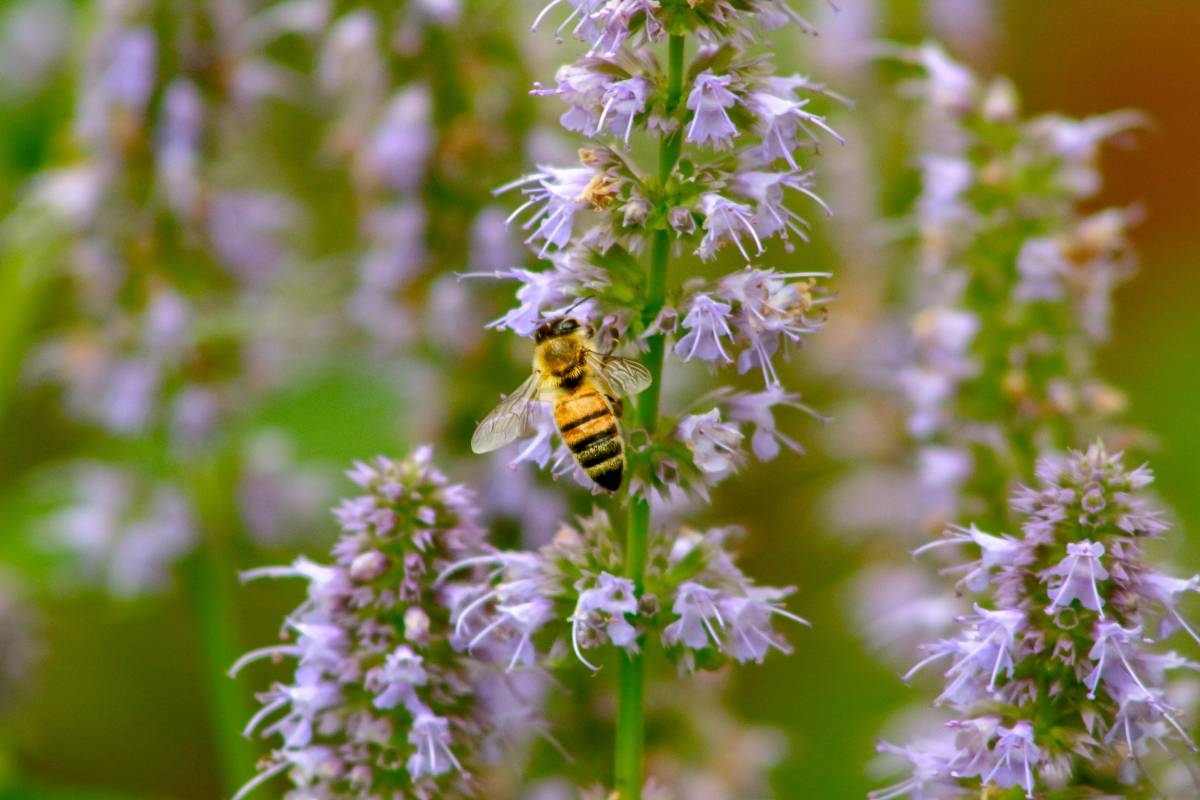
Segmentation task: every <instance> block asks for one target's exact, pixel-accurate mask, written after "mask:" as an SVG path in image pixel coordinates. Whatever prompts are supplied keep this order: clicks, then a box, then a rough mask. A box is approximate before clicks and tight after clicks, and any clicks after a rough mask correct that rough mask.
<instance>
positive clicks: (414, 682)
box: [231, 448, 535, 798]
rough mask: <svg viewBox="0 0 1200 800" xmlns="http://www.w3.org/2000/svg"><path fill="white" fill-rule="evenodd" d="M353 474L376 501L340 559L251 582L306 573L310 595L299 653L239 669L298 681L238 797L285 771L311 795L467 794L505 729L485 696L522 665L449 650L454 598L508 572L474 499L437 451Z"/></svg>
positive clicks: (272, 572)
mask: <svg viewBox="0 0 1200 800" xmlns="http://www.w3.org/2000/svg"><path fill="white" fill-rule="evenodd" d="M348 474H349V475H350V477H351V478H352V479H353V480H354V481H355V482H356V483H358V484H359V485H360V486H362V487H363V488H364V489H365V490H366V494H363V495H360V496H358V497H356V498H352V499H350V500H347V501H346V502H344V503H343V505H342V506H341V507H340V509H339V510H338V520H339V523H340V525H341V527H342V531H343V535H342V537H341V538H340V539H339V540H338V542H337V543H336V544H335V545H334V547H333V555H334V563H332V564H329V565H321V564H316V563H313V562H311V561H308V560H307V559H303V558H302V559H299V560H298V561H296V562H295V564H294V565H293V566H291V567H278V568H261V569H257V570H252V571H251V572H249V573H247V574H245V575H244V576H243V577H244V578H246V579H252V578H258V577H289V576H297V577H303V578H306V579H308V581H309V588H308V598H307V599H306V600H305V601H304V602H303V603H302V604H301V605H300V606H299V607H298V608H297V609H296V610H295V612H293V614H292V615H291V616H290V617H289V619H288V625H287V627H288V629H290V630H291V631H293V632H295V633H297V634H298V638H297V640H296V642H295V644H292V645H284V646H279V647H268V648H263V649H261V650H258V651H255V652H252V653H249V654H247V655H246V656H245V657H243V658H242V659H240V660H239V661H238V662H237V663H236V664H235V665H234V666H233V668H232V670H231V672H237V671H239V670H242V669H244V668H245V667H246V666H248V665H249V664H251V663H253V662H255V661H258V660H260V659H262V658H266V657H279V656H291V657H294V658H296V659H297V666H296V669H295V673H294V676H293V679H292V680H293V682H292V683H290V684H287V683H280V684H277V685H275V686H274V687H273V688H272V689H271V690H270V691H269V692H267V693H265V694H263V695H262V696H261V700H262V702H263V708H262V709H261V710H260V711H259V712H258V713H257V714H256V715H255V716H254V718H253V719H252V720H251V721H250V723H249V724H248V725H247V727H246V735H248V736H249V735H251V734H252V733H253V732H255V731H256V730H258V729H259V728H261V730H262V735H264V736H276V735H278V736H279V737H280V739H281V742H280V746H279V749H278V750H276V751H275V752H274V753H273V754H272V756H271V758H270V759H269V761H268V762H266V766H264V767H263V768H262V771H261V772H260V774H259V776H258V777H257V778H255V779H254V780H252V781H250V782H249V783H247V784H246V786H244V787H243V789H242V791H241V792H239V793H238V797H239V798H240V797H244V796H245V795H246V794H248V793H249V792H251V791H252V790H253V789H254V788H256V787H257V786H259V785H261V783H263V782H265V781H266V780H269V779H270V778H271V777H272V776H274V775H275V774H278V773H281V772H287V773H288V775H289V777H290V779H291V781H292V783H293V785H294V786H295V788H296V789H297V790H298V791H300V792H303V793H305V794H306V796H313V797H344V796H349V795H351V794H353V795H355V796H358V795H361V794H362V793H364V792H383V791H402V792H404V793H406V795H407V794H408V793H410V792H411V793H412V795H413V796H427V795H430V794H431V793H433V792H435V791H436V792H439V793H440V792H443V791H447V792H455V793H457V792H460V791H464V790H466V789H467V788H468V787H469V786H470V783H471V778H470V775H469V772H468V768H469V767H472V766H473V765H476V764H478V763H481V759H482V753H483V751H484V749H485V748H484V746H483V745H484V742H483V739H484V737H485V736H490V735H491V733H490V732H491V731H494V730H495V729H497V727H498V725H499V724H500V723H499V720H496V719H494V718H492V717H491V716H490V714H491V713H492V711H491V709H490V708H489V707H488V706H487V705H486V704H484V703H482V702H481V701H480V700H479V698H478V696H477V695H476V688H475V687H476V686H477V685H479V684H480V682H485V681H487V680H489V677H488V676H489V674H494V673H495V672H497V671H501V670H504V669H511V668H512V666H513V663H512V662H510V661H508V657H507V654H504V658H503V659H501V658H500V657H499V655H500V653H496V654H492V653H490V652H488V651H487V650H485V649H482V648H481V649H480V650H478V651H476V652H475V653H474V654H473V658H472V659H471V660H467V659H466V658H464V657H460V656H459V655H457V654H456V652H455V651H454V650H453V649H451V648H450V647H447V646H446V643H448V642H450V641H453V639H454V636H455V632H454V629H453V628H454V626H453V625H452V619H453V617H454V615H455V613H456V612H455V609H454V604H455V602H456V598H459V597H461V596H463V595H464V593H469V592H472V591H474V586H475V583H476V582H477V581H479V580H481V579H484V573H483V569H484V568H485V567H486V566H488V565H492V564H495V563H497V556H496V554H494V553H493V552H491V551H490V550H489V548H488V547H487V546H486V545H485V544H484V543H483V531H482V529H481V528H479V526H478V524H477V522H476V520H477V518H478V515H479V512H478V510H477V509H476V508H475V507H474V500H473V497H472V495H471V494H470V492H468V491H467V490H466V489H464V488H463V487H461V486H457V485H454V484H451V483H450V482H449V481H448V480H447V479H446V477H445V476H444V475H442V474H441V473H440V472H438V471H437V470H436V469H435V468H434V467H433V466H432V463H431V457H430V452H429V450H428V449H427V448H422V449H419V450H417V451H416V452H415V453H414V454H413V456H411V457H410V458H408V459H406V460H404V461H392V460H389V459H386V458H379V459H376V460H374V461H372V462H370V463H360V464H357V465H356V466H355V468H354V469H353V470H352V471H351V472H350V473H348ZM450 563H454V564H455V566H453V567H452V568H449V569H443V567H444V565H446V564H450ZM501 563H502V564H503V562H501ZM439 572H440V573H441V576H440V577H439V578H437V579H436V580H435V576H438V575H439ZM458 613H459V616H462V615H463V614H464V613H466V612H461V611H460V612H458ZM519 652H520V648H519V649H518V654H519ZM515 660H519V659H517V658H516V657H514V661H515ZM530 713H535V712H533V710H532V709H531V710H530ZM272 719H274V721H273V722H272V721H271V720H272Z"/></svg>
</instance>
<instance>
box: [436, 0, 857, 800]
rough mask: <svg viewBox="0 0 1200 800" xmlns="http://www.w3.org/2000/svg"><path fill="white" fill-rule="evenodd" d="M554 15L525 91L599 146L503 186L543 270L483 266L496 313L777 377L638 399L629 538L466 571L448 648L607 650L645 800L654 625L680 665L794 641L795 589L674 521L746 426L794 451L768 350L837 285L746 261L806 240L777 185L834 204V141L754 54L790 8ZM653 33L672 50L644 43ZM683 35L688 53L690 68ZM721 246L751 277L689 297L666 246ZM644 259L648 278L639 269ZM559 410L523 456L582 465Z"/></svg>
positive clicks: (620, 2) (799, 85)
mask: <svg viewBox="0 0 1200 800" xmlns="http://www.w3.org/2000/svg"><path fill="white" fill-rule="evenodd" d="M563 6H567V7H569V9H567V8H564V9H563V10H564V12H565V14H564V16H565V19H564V20H563V21H562V22H561V24H560V26H559V28H558V31H559V32H562V31H565V30H567V29H570V31H571V33H572V34H573V35H575V36H576V37H578V38H580V39H582V40H583V41H584V42H585V43H586V45H587V53H586V55H585V56H584V57H582V58H580V59H577V60H576V61H575V62H574V63H571V64H568V65H565V66H563V67H561V68H560V69H559V70H558V72H557V74H556V75H555V83H554V85H553V86H552V87H547V86H543V85H535V89H534V93H535V94H539V95H553V96H557V97H559V98H560V99H561V100H562V101H564V102H565V103H566V104H567V105H568V106H569V109H568V110H567V111H566V112H565V113H564V114H563V115H562V117H561V120H560V121H561V123H562V125H563V127H564V128H566V129H567V130H569V131H573V132H577V133H582V134H584V135H587V136H590V137H592V138H593V141H592V142H590V143H588V144H587V145H586V146H585V147H583V148H581V149H580V150H579V163H578V164H573V165H569V166H561V167H555V166H548V165H547V166H541V167H539V169H538V171H537V172H535V173H532V174H530V175H527V176H525V177H524V178H521V179H519V180H517V181H514V182H512V183H510V184H508V185H506V186H504V187H501V189H500V190H499V191H500V192H505V191H509V190H512V189H516V188H521V189H522V191H523V194H524V195H525V197H526V200H525V202H524V203H523V204H522V205H520V206H519V207H518V208H517V209H516V210H515V211H514V212H513V214H512V216H511V217H510V221H513V220H517V219H520V218H522V217H524V221H523V222H522V224H521V227H522V229H523V230H524V231H526V244H527V245H529V247H530V249H531V250H532V251H533V252H534V254H535V255H536V257H538V258H540V259H549V260H550V261H551V265H552V266H551V267H550V268H549V269H546V270H543V271H533V270H529V269H525V268H520V267H514V268H512V269H509V270H499V271H493V272H491V276H493V277H496V278H501V279H516V280H517V281H519V282H520V286H519V287H518V289H517V292H516V295H517V307H516V308H514V309H512V310H510V311H508V312H507V313H506V314H505V315H504V316H502V317H501V318H499V319H497V320H495V321H494V322H493V323H492V326H493V327H496V328H508V329H511V330H513V331H515V332H517V333H518V334H522V335H526V336H528V335H530V334H531V333H532V332H533V331H534V330H536V329H537V327H538V325H539V323H541V322H543V321H544V320H545V319H546V318H548V317H553V316H558V315H565V314H570V315H571V316H573V317H576V318H579V319H581V320H582V321H584V322H586V323H587V324H589V325H591V326H592V329H593V330H594V331H595V333H596V340H597V345H596V347H597V348H598V349H600V350H601V351H602V352H609V351H611V350H615V349H617V348H619V347H621V346H622V344H625V343H636V345H637V347H638V348H639V349H641V350H642V351H643V352H645V353H646V355H645V357H644V363H645V365H646V367H647V368H648V370H649V374H650V376H651V381H652V385H654V386H657V384H659V383H660V382H661V381H662V378H663V358H662V356H663V354H664V353H665V351H666V349H667V347H668V346H671V349H672V350H673V352H674V353H675V354H676V356H678V358H679V359H680V360H681V361H692V360H699V361H703V362H705V363H707V364H709V365H711V366H713V367H717V366H730V365H736V368H737V370H738V371H739V372H747V371H749V370H751V369H754V368H757V369H759V370H761V372H762V374H763V377H764V381H765V382H766V383H767V387H766V390H765V391H764V392H762V393H758V394H748V393H743V394H735V393H733V392H731V391H729V390H727V389H723V388H719V389H717V390H716V391H714V392H712V393H710V394H707V395H702V396H703V397H704V399H703V400H701V401H699V402H698V407H699V410H698V411H696V410H694V409H685V410H681V411H680V412H679V413H678V415H677V416H664V415H662V414H660V411H659V408H658V401H659V394H658V392H657V391H656V390H654V391H648V392H646V393H645V394H644V395H642V396H641V397H639V398H638V399H637V403H638V409H637V410H638V414H637V415H636V418H630V419H629V420H627V423H626V424H627V425H630V424H631V423H632V425H636V427H632V426H631V427H630V428H629V429H628V430H627V431H626V433H627V438H626V442H627V446H626V453H627V459H628V466H627V469H626V473H627V474H628V476H629V477H628V481H629V491H630V493H631V495H632V499H631V504H630V517H629V521H628V524H627V528H628V530H627V533H626V536H625V541H627V543H628V550H625V549H623V548H618V547H616V546H615V545H614V543H613V542H614V537H613V536H612V533H611V528H612V526H611V524H610V523H609V521H608V519H607V517H604V516H602V515H599V514H593V516H592V517H591V518H589V519H586V520H581V521H580V524H579V527H578V529H576V528H574V527H564V528H562V529H561V530H560V532H559V533H558V534H557V535H556V537H555V539H554V541H553V542H552V543H551V544H549V545H546V546H544V547H542V548H540V549H539V550H538V551H536V552H519V553H501V554H496V555H495V556H491V557H487V558H484V559H481V560H479V561H465V562H463V565H464V567H466V566H471V565H478V564H483V565H486V566H490V567H491V568H492V571H491V572H490V574H489V576H488V580H487V581H486V582H485V583H484V584H482V585H480V586H478V587H477V589H475V590H474V591H472V592H470V593H468V594H467V596H466V597H464V599H463V602H462V605H461V608H460V610H458V611H457V612H456V616H455V619H456V622H455V625H456V629H457V630H456V635H457V639H458V640H459V642H460V644H461V646H463V647H465V648H466V649H467V650H468V651H470V650H471V649H472V648H475V647H482V646H485V645H486V644H488V643H489V642H490V643H491V644H492V645H493V646H494V647H503V648H505V649H504V650H502V652H503V654H504V655H506V656H507V658H508V660H509V664H510V667H512V668H515V667H517V666H518V665H520V664H530V663H546V664H553V663H555V659H554V656H553V654H554V653H556V652H560V651H565V650H566V648H567V646H568V645H569V647H570V649H571V651H572V652H573V654H574V656H575V660H576V661H578V662H579V663H581V664H583V665H584V666H585V667H587V668H589V669H593V670H594V669H597V668H599V667H602V666H603V665H604V661H603V658H602V655H601V652H599V651H601V648H606V649H610V650H612V651H616V656H615V658H616V660H617V662H618V663H619V664H620V665H621V669H620V673H619V680H620V681H621V682H622V686H623V687H624V690H623V691H622V693H621V696H622V703H621V709H620V717H621V722H620V723H619V724H618V726H617V731H618V747H617V751H618V754H619V756H618V764H617V770H616V786H617V791H618V793H619V794H620V795H621V796H622V797H629V798H630V799H631V800H637V798H639V797H641V796H642V792H643V790H645V792H646V794H647V796H649V795H650V794H651V791H652V790H651V788H650V787H651V784H650V783H648V782H647V781H646V780H645V776H644V765H643V764H641V763H635V761H634V760H633V759H632V758H630V754H636V753H640V752H641V739H642V733H641V730H640V726H641V722H640V719H641V717H640V715H639V716H631V717H628V720H627V715H636V714H640V712H638V711H637V710H636V709H635V708H633V707H632V706H630V704H629V700H630V699H631V698H633V697H634V696H638V697H640V696H641V692H642V688H641V685H642V682H643V680H644V673H643V667H642V649H643V643H644V642H645V641H646V639H647V638H648V637H651V636H654V635H657V636H660V637H661V639H662V641H663V643H664V645H665V646H666V647H667V649H668V652H669V653H670V654H671V655H672V657H673V658H676V659H678V660H679V661H680V663H681V664H682V665H683V666H684V667H685V668H696V667H701V668H708V667H713V666H716V665H718V664H720V663H722V662H724V661H726V660H729V659H732V660H735V661H738V662H740V663H745V662H749V661H754V662H761V661H762V660H763V659H764V658H765V656H766V655H767V653H768V652H769V651H770V650H781V651H785V652H787V651H790V646H789V645H788V643H787V641H786V640H785V639H784V638H783V637H782V636H780V634H779V633H778V632H776V631H775V630H774V627H773V622H774V620H775V618H776V617H779V616H784V617H789V618H792V619H799V618H798V617H794V615H792V614H791V613H790V612H788V611H787V610H786V609H785V608H784V607H783V599H784V598H785V597H786V596H787V594H788V591H786V590H780V589H775V588H772V587H762V586H756V585H754V584H753V583H752V582H751V581H750V580H749V579H748V578H746V576H745V575H743V574H742V573H741V572H740V571H738V570H737V568H736V567H734V566H733V561H732V558H731V557H730V555H729V554H728V553H727V552H725V551H724V549H723V546H724V542H725V539H726V538H727V537H726V536H725V535H724V533H722V532H720V531H714V532H710V533H709V534H704V535H698V534H694V533H692V532H691V531H688V530H687V529H685V528H681V527H679V525H678V523H677V521H676V520H677V519H678V517H679V516H681V515H682V513H683V511H684V510H685V509H686V507H687V506H688V505H689V504H690V503H692V502H694V501H695V500H697V499H699V500H701V501H706V500H707V499H708V497H709V491H710V489H711V488H712V487H713V486H714V485H716V484H717V483H718V482H720V481H722V480H724V479H726V478H728V477H729V476H731V475H732V474H734V473H735V472H736V471H737V470H738V469H739V468H740V467H741V466H742V465H743V464H744V463H745V461H746V454H745V452H744V451H743V444H744V442H745V441H746V439H747V433H746V432H744V431H743V427H745V428H747V429H750V430H751V433H750V434H749V437H750V445H751V449H752V450H753V452H754V453H755V455H756V456H758V457H759V458H760V459H762V460H769V459H772V458H775V457H776V456H777V455H778V454H779V452H780V450H781V448H782V446H784V445H786V446H788V447H789V448H791V449H794V450H799V445H798V444H797V443H796V442H795V441H794V440H793V439H791V438H790V437H788V436H787V435H785V434H783V433H782V432H781V431H780V430H779V427H778V426H777V424H776V419H775V414H774V411H775V410H776V409H777V408H779V407H781V406H794V407H799V408H805V407H804V406H801V405H800V404H799V397H798V395H796V394H795V393H793V392H788V391H787V390H785V389H784V388H783V386H782V382H781V379H780V374H779V370H778V369H777V364H776V359H777V358H778V357H781V356H782V355H784V353H785V351H787V350H789V347H788V346H789V344H799V343H801V342H802V341H803V339H804V337H805V336H807V335H808V334H809V333H812V332H814V331H816V330H817V329H818V328H819V327H820V325H821V322H822V314H821V309H820V307H821V306H822V305H823V304H824V303H825V302H826V298H825V297H823V296H822V292H821V290H820V289H818V288H817V287H816V284H815V282H814V281H812V280H810V278H815V277H817V276H818V273H795V272H786V273H785V272H777V271H775V270H773V269H768V268H762V267H758V266H757V265H756V264H755V262H756V260H757V259H758V258H759V257H761V256H763V255H764V254H766V252H767V248H768V246H769V244H770V240H771V239H772V238H773V237H778V238H780V239H784V240H788V241H787V242H786V245H785V246H786V247H787V248H788V249H789V251H790V246H791V239H792V238H793V237H794V238H799V239H800V240H801V241H805V240H806V239H807V222H806V221H805V220H804V219H803V218H802V217H801V216H800V215H799V214H798V213H796V212H794V211H793V210H791V209H790V208H789V207H788V206H787V205H786V204H785V201H786V200H787V199H788V198H786V197H785V195H786V194H787V192H788V190H789V189H790V190H792V192H794V193H798V194H801V195H804V196H806V197H807V198H808V199H810V200H815V201H816V202H817V203H818V204H820V205H822V206H823V204H822V203H821V201H820V199H819V198H818V197H817V195H816V194H815V192H814V190H813V186H814V179H813V176H812V174H811V173H810V172H809V171H807V170H806V169H804V168H803V167H802V166H801V162H802V161H803V160H804V155H805V154H806V153H808V152H811V151H812V150H814V149H815V147H814V145H815V143H816V141H815V140H816V139H817V137H818V136H825V135H834V136H835V138H836V134H833V133H832V130H831V129H830V128H829V126H828V125H827V124H826V123H825V122H824V120H823V118H822V117H821V116H820V114H818V113H817V112H816V111H815V110H814V109H812V108H810V107H809V104H810V102H811V101H812V100H813V98H814V97H816V96H818V95H822V94H826V93H825V92H824V89H823V87H821V86H819V85H818V84H815V83H812V82H809V81H808V80H806V79H803V78H801V77H799V76H792V77H790V78H784V77H779V76H776V75H774V74H773V71H772V67H771V65H770V64H769V62H768V61H767V60H765V59H763V58H758V57H756V56H754V55H752V54H751V53H750V48H751V46H752V44H753V42H754V32H755V29H757V28H764V29H768V28H772V27H777V26H779V25H780V24H784V23H787V22H799V18H798V17H796V16H795V15H794V14H793V13H790V12H789V11H788V10H787V9H786V8H785V7H784V6H783V5H782V4H780V3H776V2H719V3H716V4H707V5H706V4H684V5H678V7H675V6H670V7H668V4H664V3H659V2H654V1H653V0H567V2H566V3H563V2H562V0H554V2H551V3H549V5H547V6H546V7H545V8H544V9H543V10H542V12H541V13H540V14H539V15H538V17H537V18H536V19H535V20H534V28H537V27H538V26H539V25H540V24H541V23H542V22H543V21H545V20H546V19H547V18H548V17H549V16H550V14H551V13H552V12H553V11H554V10H556V9H559V8H561V7H563ZM663 39H666V40H667V46H666V51H667V52H666V60H665V62H664V61H662V60H660V58H659V57H658V56H657V55H652V54H651V53H650V52H649V50H648V48H647V47H646V46H647V45H649V44H651V43H654V42H658V41H660V40H663ZM689 39H691V40H694V41H695V42H696V43H697V45H698V46H697V47H696V49H695V52H694V54H691V59H692V60H691V62H690V63H687V57H688V56H689V53H688V51H687V48H688V41H689ZM639 132H646V133H649V134H651V135H652V136H654V137H657V138H658V139H659V148H658V151H659V153H660V161H659V164H658V166H657V169H651V168H648V167H647V166H646V165H642V164H638V163H636V160H635V154H636V153H637V152H638V149H635V148H633V147H631V146H630V145H631V142H632V140H633V137H634V135H635V134H637V133H639ZM610 136H613V137H616V138H617V139H618V140H619V141H620V143H621V144H623V145H624V147H623V148H618V147H614V146H612V145H611V144H610V143H609V142H608V139H609V137H610ZM731 245H732V248H731V249H733V250H736V251H737V252H738V253H739V254H740V255H741V257H742V259H744V260H745V262H746V263H747V267H746V269H745V270H742V271H739V272H735V273H733V274H730V275H728V276H726V277H725V278H722V279H720V280H717V281H713V282H711V283H709V282H703V281H689V282H687V283H684V284H683V285H682V287H680V289H679V290H678V291H676V289H675V288H674V287H673V286H672V285H671V282H670V281H669V279H668V275H667V268H668V263H669V262H670V260H671V259H672V257H673V256H674V255H678V254H682V253H687V252H691V253H694V254H695V255H698V256H699V257H700V258H702V259H705V260H708V259H713V258H716V257H717V255H718V253H719V251H721V250H723V249H726V248H729V247H730V246H731ZM645 255H648V256H649V259H650V268H649V272H647V271H646V268H645V266H644V265H642V264H641V263H639V258H640V257H642V256H645ZM472 274H475V275H478V274H479V273H472ZM821 275H824V274H823V273H821ZM671 336H673V337H675V340H674V342H673V344H672V345H668V343H667V341H666V339H667V338H668V337H671ZM710 399H711V400H712V404H711V405H709V404H708V401H709V400H710ZM547 412H548V409H540V410H537V411H536V412H535V413H534V415H533V417H532V419H531V420H530V422H531V425H530V429H531V430H530V431H529V434H530V435H529V436H528V438H526V439H525V440H524V441H523V442H521V443H520V452H519V454H518V455H517V459H516V460H517V461H518V462H521V461H531V462H533V463H536V464H537V465H538V466H540V467H543V468H549V469H550V471H551V472H552V474H554V475H555V476H556V477H559V476H563V475H565V474H573V475H575V476H576V477H577V478H578V477H580V471H579V469H578V468H577V466H576V465H575V464H574V462H573V459H572V458H571V456H570V453H569V452H568V451H567V450H566V449H565V448H564V447H561V446H559V447H556V446H555V442H554V440H555V437H556V432H555V430H554V428H555V426H554V422H553V417H552V415H551V414H549V413H547ZM634 419H636V422H634ZM581 482H582V483H583V485H585V486H586V485H588V482H587V480H586V478H584V479H583V480H582V481H581ZM629 721H632V724H628V723H629Z"/></svg>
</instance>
